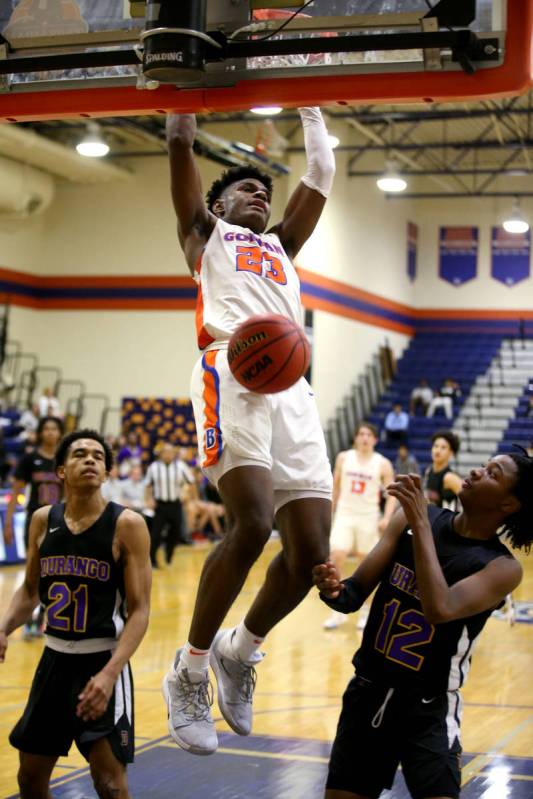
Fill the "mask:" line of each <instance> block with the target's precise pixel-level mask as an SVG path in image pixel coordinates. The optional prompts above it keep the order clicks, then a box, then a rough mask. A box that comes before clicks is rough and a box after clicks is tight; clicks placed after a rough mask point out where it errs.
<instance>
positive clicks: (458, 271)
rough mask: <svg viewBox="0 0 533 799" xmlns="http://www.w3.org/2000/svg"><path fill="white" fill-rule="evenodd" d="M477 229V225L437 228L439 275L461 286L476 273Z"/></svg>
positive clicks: (448, 281)
mask: <svg viewBox="0 0 533 799" xmlns="http://www.w3.org/2000/svg"><path fill="white" fill-rule="evenodd" d="M478 247H479V231H478V228H477V227H441V228H439V277H441V278H442V279H443V280H446V282H447V283H451V284H452V285H453V286H462V284H463V283H467V282H468V281H469V280H473V279H474V278H475V277H476V274H477V254H478Z"/></svg>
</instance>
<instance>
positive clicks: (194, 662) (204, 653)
mask: <svg viewBox="0 0 533 799" xmlns="http://www.w3.org/2000/svg"><path fill="white" fill-rule="evenodd" d="M208 668H209V649H198V648H197V647H196V646H193V645H192V644H190V643H189V641H187V643H186V644H185V646H184V647H183V649H182V650H181V656H180V662H179V663H178V671H181V670H182V669H187V673H188V675H189V679H190V680H191V682H200V681H201V680H204V679H205V676H206V674H207V669H208Z"/></svg>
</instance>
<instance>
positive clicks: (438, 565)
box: [313, 448, 533, 799]
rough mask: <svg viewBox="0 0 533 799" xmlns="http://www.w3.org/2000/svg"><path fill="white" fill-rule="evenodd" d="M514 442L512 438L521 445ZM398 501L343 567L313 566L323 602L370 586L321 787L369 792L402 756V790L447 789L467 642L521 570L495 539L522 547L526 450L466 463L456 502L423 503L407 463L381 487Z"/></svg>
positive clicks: (457, 751) (374, 792)
mask: <svg viewBox="0 0 533 799" xmlns="http://www.w3.org/2000/svg"><path fill="white" fill-rule="evenodd" d="M520 449H521V448H520ZM387 490H388V492H389V494H390V495H391V496H393V497H396V498H397V499H398V501H399V503H400V506H401V507H400V508H399V509H398V511H397V512H396V515H395V516H394V517H393V519H392V520H391V522H390V524H389V526H388V528H387V530H386V532H385V534H384V536H383V537H382V539H381V540H380V541H379V543H378V544H377V545H376V546H375V547H374V549H373V550H372V552H371V553H370V554H369V555H368V556H367V557H366V558H365V560H364V561H363V562H362V564H361V565H360V566H359V568H358V569H357V570H356V572H355V573H354V575H353V576H352V577H350V578H348V579H347V580H343V581H342V582H341V581H340V576H339V574H338V572H337V570H336V569H335V567H334V565H333V564H332V563H330V562H326V563H324V564H322V565H320V566H317V567H315V569H314V570H313V575H314V581H315V583H316V585H317V586H318V588H319V589H320V591H321V594H320V596H321V598H322V599H323V600H324V602H326V604H327V605H329V606H330V607H332V608H334V609H335V610H339V611H341V612H343V613H352V612H354V611H356V610H358V608H360V607H361V605H362V604H363V602H364V601H365V599H366V597H367V596H369V595H370V594H371V593H372V591H373V590H374V589H375V588H376V587H377V591H376V593H375V595H374V599H373V601H372V605H371V608H370V615H369V618H368V622H367V625H366V628H365V632H364V635H363V639H362V642H361V646H360V647H359V649H358V650H357V652H356V653H355V656H354V659H353V663H354V666H355V676H354V677H353V679H352V680H351V681H350V683H349V684H348V687H347V689H346V692H345V694H344V699H343V709H342V712H341V715H340V719H339V724H338V727H337V735H336V738H335V742H334V744H333V749H332V752H331V759H330V764H329V774H328V781H327V787H326V799H350V797H351V798H352V799H374V798H375V797H378V796H379V795H380V793H381V792H382V791H383V790H384V789H386V788H390V787H391V785H392V782H393V780H394V775H395V772H396V769H397V767H398V764H399V763H401V765H402V769H403V775H404V777H405V780H406V782H407V787H408V789H409V791H410V793H411V796H413V797H441V799H448V798H449V799H456V797H458V796H459V790H460V784H461V768H460V755H461V744H460V724H461V696H460V693H459V689H460V688H461V686H462V685H463V683H464V681H465V678H466V676H467V674H468V671H469V668H470V659H471V654H472V650H473V647H474V644H475V642H476V640H477V638H478V636H479V634H480V633H481V631H482V629H483V627H484V625H485V622H486V621H487V619H488V617H489V616H490V614H491V613H492V611H493V610H495V609H496V608H498V607H500V606H501V605H502V604H503V601H504V599H505V596H506V595H507V594H509V593H511V591H513V590H514V589H515V588H516V587H517V585H518V584H519V583H520V580H521V579H522V568H521V566H520V564H519V563H518V561H517V560H516V559H515V558H514V557H513V555H512V554H511V553H510V551H509V549H508V548H507V547H506V546H505V545H504V544H503V543H502V541H501V540H500V539H502V538H503V539H504V540H507V541H508V542H509V543H510V544H511V546H512V547H514V548H519V549H523V550H525V551H526V552H529V550H530V548H531V543H532V542H533V459H532V458H530V457H529V456H528V454H527V453H526V451H525V450H521V452H517V453H510V454H507V455H497V456H496V457H494V458H492V459H491V460H490V461H489V462H488V463H487V465H486V466H483V467H481V468H479V469H473V470H472V471H471V473H470V476H469V477H468V478H467V479H466V480H465V481H464V482H463V484H462V487H461V491H460V493H459V498H460V500H461V504H462V508H463V510H462V511H460V512H459V513H455V512H453V511H451V510H449V509H446V508H438V507H436V506H435V505H427V504H426V500H425V499H424V494H423V491H422V486H421V482H420V477H419V476H418V475H398V476H397V477H396V482H394V483H392V484H391V485H390V486H389V487H388V489H387Z"/></svg>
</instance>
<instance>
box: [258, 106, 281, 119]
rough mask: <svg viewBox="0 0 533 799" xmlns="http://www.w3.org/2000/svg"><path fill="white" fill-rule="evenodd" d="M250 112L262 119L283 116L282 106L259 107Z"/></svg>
mask: <svg viewBox="0 0 533 799" xmlns="http://www.w3.org/2000/svg"><path fill="white" fill-rule="evenodd" d="M250 111H251V112H252V114H257V115H258V116H261V117H273V116H276V114H281V112H282V111H283V108H282V107H281V106H280V105H258V106H255V107H254V108H250Z"/></svg>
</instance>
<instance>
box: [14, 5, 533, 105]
mask: <svg viewBox="0 0 533 799" xmlns="http://www.w3.org/2000/svg"><path fill="white" fill-rule="evenodd" d="M301 5H303V0H302V2H301ZM301 5H300V3H297V2H296V0H180V3H179V4H178V3H173V2H167V3H166V4H165V2H164V0H163V2H152V0H147V1H146V2H141V0H133V2H130V1H129V0H0V31H1V32H2V36H3V39H4V41H3V43H2V42H1V41H0V119H4V120H8V121H21V120H24V119H28V120H31V119H46V118H59V117H67V116H68V117H72V116H77V115H81V116H89V117H90V116H106V115H114V116H115V115H127V114H150V113H165V112H166V111H167V110H176V111H196V112H202V113H208V112H210V111H231V110H243V109H246V108H249V107H251V106H253V105H272V104H277V105H283V106H296V105H301V104H317V105H333V104H341V105H344V104H357V103H372V104H375V103H391V102H394V103H412V102H421V101H423V102H432V101H435V102H445V101H451V100H468V99H472V98H483V97H490V98H495V97H503V96H512V95H517V94H521V93H523V92H525V91H527V90H528V89H529V87H530V84H531V52H532V45H531V39H532V31H533V9H532V3H531V2H530V0H477V2H476V0H462V2H461V3H457V2H455V0H314V2H309V3H307V4H306V6H305V7H304V8H301ZM165 6H166V8H167V9H168V13H167V12H165ZM161 8H162V9H163V10H162V11H161ZM186 8H189V10H190V14H191V20H192V21H191V22H189V21H188V19H189V18H188V17H186V16H183V15H184V14H186V13H187V12H185V11H183V13H182V10H183V9H186ZM177 9H180V10H179V11H177ZM165 13H167V17H165V16H164V15H165ZM176 14H178V17H177V18H176V17H175V15H176ZM180 15H181V16H180ZM172 18H174V22H173V21H172ZM175 19H177V20H178V22H177V23H176V21H175ZM169 20H170V24H169ZM183 20H185V23H184V22H183ZM202 26H203V27H202ZM169 29H172V30H173V31H174V33H175V32H176V30H177V31H178V32H179V34H180V35H179V36H178V39H176V37H175V35H174V38H170V39H169V36H168V33H169ZM185 33H187V34H191V35H188V37H186V36H185V35H184V34H185ZM191 42H192V44H191ZM189 45H190V48H189V49H190V50H191V51H194V53H193V55H194V58H193V59H192V62H191V63H192V68H190V69H188V68H186V67H187V64H186V63H184V62H185V61H186V60H187V58H188V57H189V56H190V53H189V52H187V48H188V47H189ZM149 49H150V52H148V50H149ZM143 51H144V56H143ZM184 53H185V57H184ZM143 57H144V64H143V63H142V60H143ZM172 58H174V59H175V60H174V62H173V63H169V61H170V60H172ZM179 59H181V62H180V61H179ZM143 68H144V69H143ZM154 77H155V78H157V82H156V81H154Z"/></svg>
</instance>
